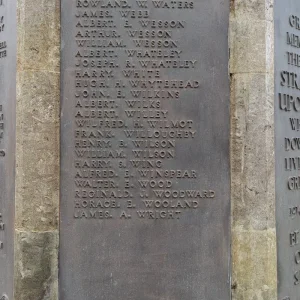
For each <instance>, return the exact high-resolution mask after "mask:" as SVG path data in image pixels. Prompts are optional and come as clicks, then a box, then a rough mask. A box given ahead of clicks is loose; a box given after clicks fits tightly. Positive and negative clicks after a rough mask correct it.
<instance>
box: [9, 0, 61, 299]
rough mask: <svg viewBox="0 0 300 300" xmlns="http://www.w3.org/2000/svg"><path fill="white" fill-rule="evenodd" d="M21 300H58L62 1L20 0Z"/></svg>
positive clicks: (18, 266) (17, 254)
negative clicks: (60, 32)
mask: <svg viewBox="0 0 300 300" xmlns="http://www.w3.org/2000/svg"><path fill="white" fill-rule="evenodd" d="M17 22H18V70H17V149H16V153H17V157H16V168H17V169H16V212H15V298H14V299H15V300H29V299H32V300H37V299H44V300H46V299H47V300H48V299H49V300H50V299H51V300H54V299H57V298H58V288H57V287H58V268H57V262H58V220H59V216H58V214H59V205H58V204H59V111H60V104H59V93H60V90H59V89H60V84H59V78H60V76H59V75H60V74H59V71H60V69H59V67H60V66H59V61H60V52H59V49H60V34H59V24H60V1H59V0H39V1H37V0H18V20H17Z"/></svg>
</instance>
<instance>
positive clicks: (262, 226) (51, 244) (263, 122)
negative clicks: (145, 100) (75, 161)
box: [15, 0, 277, 300]
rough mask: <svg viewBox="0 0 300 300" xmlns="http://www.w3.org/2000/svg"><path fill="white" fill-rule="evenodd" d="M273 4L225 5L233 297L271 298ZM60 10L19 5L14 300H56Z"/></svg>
mask: <svg viewBox="0 0 300 300" xmlns="http://www.w3.org/2000/svg"><path fill="white" fill-rule="evenodd" d="M272 7H273V4H272V0H247V1H245V0H232V5H231V18H230V58H231V59H230V75H231V127H232V137H231V177H232V197H231V201H232V298H233V299H234V300H274V299H276V297H277V296H276V295H277V291H276V290H277V273H276V267H277V262H276V232H275V194H274V176H275V174H274V133H273V132H274V119H273V117H274V116H273V111H274V107H273V81H274V80H273V9H272ZM59 9H60V1H59V0H41V1H36V0H18V20H17V21H18V26H19V27H18V73H17V76H18V80H17V149H16V153H17V173H16V218H15V220H16V222H15V300H28V299H32V300H37V299H39V300H40V299H41V300H48V299H49V300H50V299H51V300H56V299H58V267H57V265H58V264H57V263H58V236H59V234H58V222H59V114H60V104H59V95H60V85H59V78H60V76H59V74H60V69H59V57H60V53H59V48H60V34H59V24H60V14H59Z"/></svg>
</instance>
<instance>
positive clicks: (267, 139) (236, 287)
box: [230, 0, 277, 300]
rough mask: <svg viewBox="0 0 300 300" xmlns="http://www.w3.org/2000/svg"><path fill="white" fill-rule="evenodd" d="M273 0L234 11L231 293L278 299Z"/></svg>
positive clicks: (241, 3)
mask: <svg viewBox="0 0 300 300" xmlns="http://www.w3.org/2000/svg"><path fill="white" fill-rule="evenodd" d="M273 31H274V30H273V2H272V0H247V1H245V0H233V1H232V5H231V16H230V75H231V134H232V136H231V206H232V232H231V234H232V299H233V300H274V299H277V257H276V230H275V187H274V184H275V165H274V104H273V103H274V100H273V99H274V87H273V86H274V70H273V68H274V64H273V60H274V58H273V57H274V51H273V41H274V37H273Z"/></svg>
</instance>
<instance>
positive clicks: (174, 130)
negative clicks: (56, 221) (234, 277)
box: [59, 0, 230, 300]
mask: <svg viewBox="0 0 300 300" xmlns="http://www.w3.org/2000/svg"><path fill="white" fill-rule="evenodd" d="M61 12H62V14H61V22H62V79H61V89H62V97H61V206H60V207H61V211H60V269H59V270H60V282H59V284H60V299H62V300H121V299H122V300H153V299H161V300H229V298H230V276H229V265H230V264H229V260H230V252H229V244H230V241H229V236H230V235H229V225H230V222H229V221H230V205H229V204H230V201H229V186H230V180H229V78H228V77H229V76H228V20H229V0H195V1H194V0H187V1H181V0H179V1H177V0H172V1H170V0H167V1H165V0H62V6H61Z"/></svg>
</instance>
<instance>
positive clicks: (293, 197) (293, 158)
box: [274, 0, 300, 300]
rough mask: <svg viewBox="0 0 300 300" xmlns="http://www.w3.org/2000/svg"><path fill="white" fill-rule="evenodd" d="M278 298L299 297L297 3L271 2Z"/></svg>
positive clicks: (288, 0)
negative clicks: (272, 4) (272, 8)
mask: <svg viewBox="0 0 300 300" xmlns="http://www.w3.org/2000/svg"><path fill="white" fill-rule="evenodd" d="M274 16H275V97H274V99H275V159H276V231H277V253H278V299H279V300H299V299H300V296H299V295H300V174H299V170H300V131H299V130H300V1H299V0H276V1H275V11H274Z"/></svg>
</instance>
